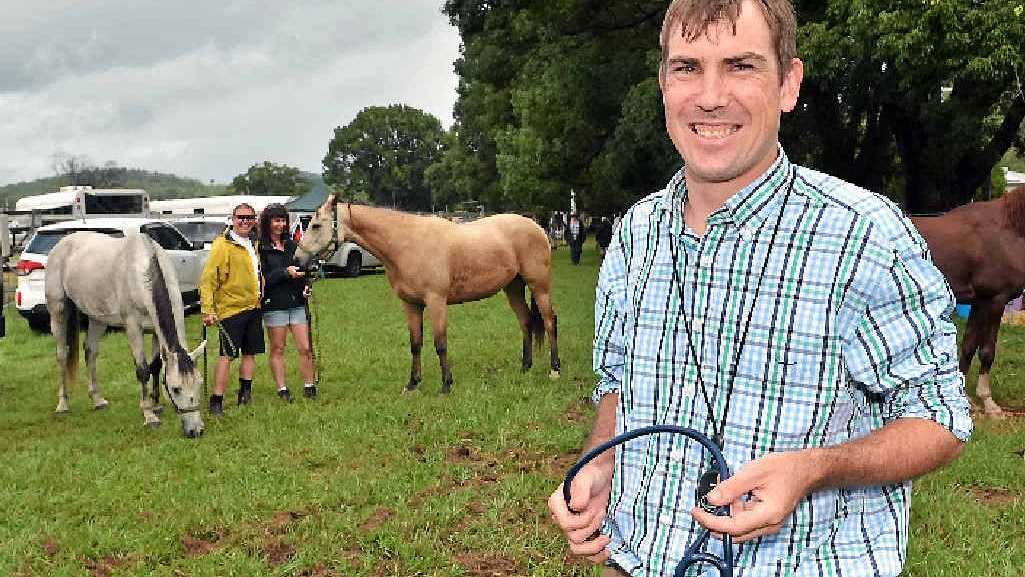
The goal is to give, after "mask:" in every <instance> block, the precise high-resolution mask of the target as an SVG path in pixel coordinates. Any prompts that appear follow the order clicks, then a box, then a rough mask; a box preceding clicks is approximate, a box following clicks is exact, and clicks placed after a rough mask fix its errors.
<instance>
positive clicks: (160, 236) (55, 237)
mask: <svg viewBox="0 0 1025 577" xmlns="http://www.w3.org/2000/svg"><path fill="white" fill-rule="evenodd" d="M80 230H89V231H94V232H100V233H104V234H109V235H111V236H114V237H123V236H124V235H126V234H128V233H129V232H133V231H134V232H139V233H142V234H145V235H147V236H149V237H150V238H152V239H153V240H154V241H156V243H157V244H158V245H160V247H161V248H163V249H164V250H165V251H166V252H167V254H168V256H170V257H171V262H172V263H173V264H174V268H175V272H176V273H177V276H178V284H179V286H180V288H181V291H182V301H183V302H184V303H185V304H186V306H190V305H191V306H192V307H193V308H194V307H195V306H197V305H198V303H199V277H200V275H201V274H202V272H203V264H204V263H205V262H206V257H207V256H208V255H209V253H210V251H209V250H206V249H203V248H202V246H203V245H202V244H200V243H198V242H197V243H195V244H193V243H191V242H190V241H189V240H188V239H187V238H186V237H185V236H184V235H182V233H181V232H179V231H178V229H176V228H175V227H174V226H172V225H171V224H170V223H168V222H165V221H162V220H158V219H155V218H94V219H88V220H70V221H65V222H59V223H55V224H50V225H47V226H43V227H40V228H39V229H37V230H36V232H35V234H34V235H32V238H31V239H30V240H29V241H28V244H26V245H25V250H24V251H23V252H22V253H21V258H20V259H19V260H18V263H17V264H16V265H15V267H14V270H15V274H16V275H17V278H18V288H17V290H16V291H15V293H14V304H15V306H16V307H17V309H18V313H19V314H21V316H23V317H25V319H26V320H28V324H29V326H30V327H32V328H33V329H35V330H39V331H48V330H49V328H50V314H49V313H48V312H47V309H46V295H45V278H46V276H45V275H46V259H47V255H48V254H49V253H50V250H51V249H52V248H53V247H54V246H55V245H56V244H57V243H58V242H59V241H60V239H62V238H64V237H65V236H67V235H69V234H72V233H74V232H78V231H80Z"/></svg>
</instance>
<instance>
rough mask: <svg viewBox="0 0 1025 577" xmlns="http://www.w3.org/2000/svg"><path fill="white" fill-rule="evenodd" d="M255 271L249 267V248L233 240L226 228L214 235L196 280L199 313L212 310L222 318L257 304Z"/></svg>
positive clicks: (257, 282)
mask: <svg viewBox="0 0 1025 577" xmlns="http://www.w3.org/2000/svg"><path fill="white" fill-rule="evenodd" d="M229 230H230V229H229ZM254 244H255V243H254ZM254 248H255V247H254ZM258 273H259V271H254V270H253V259H252V258H251V257H250V256H249V251H247V250H246V247H244V246H242V245H240V244H239V243H237V242H235V241H234V240H233V239H232V238H231V235H230V233H229V232H228V231H225V232H224V234H222V235H221V236H219V237H217V238H215V239H214V242H213V246H212V247H211V248H210V256H209V257H208V258H207V260H206V265H204V266H203V275H202V276H201V277H200V280H199V300H200V306H201V307H202V311H203V314H204V315H208V314H210V313H214V314H216V315H217V318H218V319H226V318H228V317H230V316H234V315H237V314H238V313H240V312H243V311H247V310H250V309H258V308H260V282H261V281H259V280H258V279H259V278H260V277H259V274H258Z"/></svg>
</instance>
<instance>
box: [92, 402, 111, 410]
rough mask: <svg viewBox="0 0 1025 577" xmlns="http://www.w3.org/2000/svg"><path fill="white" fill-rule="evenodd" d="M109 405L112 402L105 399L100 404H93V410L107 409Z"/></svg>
mask: <svg viewBox="0 0 1025 577" xmlns="http://www.w3.org/2000/svg"><path fill="white" fill-rule="evenodd" d="M109 405H110V403H108V402H107V401H103V402H102V403H100V404H99V405H93V410H94V411H102V410H104V409H106V408H107V407H108V406H109Z"/></svg>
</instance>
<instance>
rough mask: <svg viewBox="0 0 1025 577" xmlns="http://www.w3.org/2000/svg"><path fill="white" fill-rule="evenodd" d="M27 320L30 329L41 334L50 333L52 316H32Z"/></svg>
mask: <svg viewBox="0 0 1025 577" xmlns="http://www.w3.org/2000/svg"><path fill="white" fill-rule="evenodd" d="M25 318H26V320H28V326H29V328H30V329H32V330H34V331H36V332H39V333H49V332H50V315H32V316H30V317H25Z"/></svg>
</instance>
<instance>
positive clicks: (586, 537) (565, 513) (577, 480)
mask: <svg viewBox="0 0 1025 577" xmlns="http://www.w3.org/2000/svg"><path fill="white" fill-rule="evenodd" d="M611 491H612V471H611V470H608V471H603V470H602V469H601V468H600V467H597V466H594V465H593V463H592V464H588V465H586V466H585V467H584V468H583V469H581V470H580V472H579V473H577V475H576V476H575V477H574V478H573V486H572V487H570V496H571V499H570V506H569V507H567V506H566V501H565V500H564V499H563V497H562V484H559V487H558V488H557V489H556V490H555V492H554V493H552V496H551V497H549V498H548V510H549V511H551V513H552V519H553V520H554V521H555V524H556V525H558V526H559V528H560V529H562V532H563V533H565V534H566V540H567V541H569V550H570V551H571V552H572V553H573V554H574V555H579V556H581V557H585V558H587V559H588V560H590V561H593V562H595V563H603V562H604V561H605V560H606V559H608V558H609V550H608V549H606V546H607V545H608V544H609V538H608V536H606V535H602V534H600V533H599V531H600V530H601V526H602V523H604V521H605V514H606V512H607V511H608V508H609V494H610V493H611ZM570 509H572V511H570ZM573 511H577V512H576V513H574V512H573Z"/></svg>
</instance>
